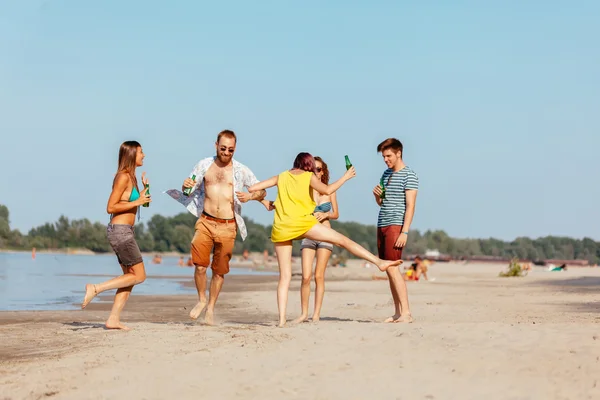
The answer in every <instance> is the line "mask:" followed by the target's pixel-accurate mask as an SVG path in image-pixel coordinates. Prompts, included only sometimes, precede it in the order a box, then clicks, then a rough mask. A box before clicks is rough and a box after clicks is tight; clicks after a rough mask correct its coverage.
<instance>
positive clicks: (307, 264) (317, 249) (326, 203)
mask: <svg viewBox="0 0 600 400" xmlns="http://www.w3.org/2000/svg"><path fill="white" fill-rule="evenodd" d="M315 175H316V176H317V178H318V179H319V180H320V181H321V182H323V183H324V184H325V185H328V184H329V169H328V168H327V164H326V163H325V162H324V161H323V159H322V158H321V157H315ZM311 194H312V197H313V199H314V200H315V203H316V204H317V206H316V207H315V210H314V212H313V215H314V216H315V218H316V219H317V221H319V222H320V223H322V224H323V225H325V226H328V227H330V228H331V223H330V222H329V221H330V220H333V219H338V218H339V217H340V214H339V211H338V204H337V196H336V193H332V194H331V195H328V194H320V193H319V192H317V191H316V190H314V189H311ZM300 248H301V251H302V286H301V288H300V303H301V309H302V314H301V315H300V316H299V317H298V318H297V319H295V320H294V323H300V322H304V321H306V320H307V319H308V301H309V299H310V281H311V275H312V266H313V262H314V261H315V256H316V258H317V265H316V267H315V310H314V312H313V316H312V320H313V322H318V321H319V319H320V315H321V306H322V305H323V297H324V296H325V268H327V263H328V262H329V257H331V252H332V251H333V244H331V243H328V242H318V241H316V240H312V239H308V238H304V239H302V244H301V246H300Z"/></svg>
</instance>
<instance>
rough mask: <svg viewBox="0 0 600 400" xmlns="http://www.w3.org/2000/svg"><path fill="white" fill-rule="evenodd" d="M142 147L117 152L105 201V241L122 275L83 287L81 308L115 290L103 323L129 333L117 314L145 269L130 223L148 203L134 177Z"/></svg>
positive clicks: (130, 144)
mask: <svg viewBox="0 0 600 400" xmlns="http://www.w3.org/2000/svg"><path fill="white" fill-rule="evenodd" d="M144 157H145V156H144V153H143V151H142V146H141V145H140V144H139V143H138V142H136V141H127V142H124V143H123V144H122V145H121V148H120V149H119V166H118V169H117V174H116V176H115V178H114V180H113V187H112V192H111V193H110V197H109V198H108V205H107V206H106V212H108V213H109V214H111V220H110V223H109V224H108V226H107V228H106V235H107V237H108V242H109V243H110V246H111V247H112V249H113V250H114V252H115V254H116V255H117V260H118V261H119V264H120V265H121V269H122V270H123V275H121V276H119V277H117V278H113V279H111V280H109V281H106V282H103V283H98V284H91V283H88V284H87V285H85V297H84V299H83V303H82V304H81V308H82V309H83V308H85V307H86V306H87V305H88V304H89V303H90V301H92V299H93V298H94V297H96V296H97V295H98V294H100V293H102V292H105V291H107V290H112V289H117V294H116V295H115V302H114V304H113V307H112V311H111V312H110V316H109V317H108V320H107V321H106V327H107V328H109V329H123V330H129V328H128V327H126V326H125V325H122V324H121V320H120V315H121V311H122V310H123V307H124V306H125V303H126V302H127V299H128V298H129V295H130V294H131V290H132V289H133V286H134V285H137V284H140V283H142V282H144V280H145V279H146V270H145V269H144V262H143V260H142V254H141V253H140V249H139V247H138V244H137V242H136V241H135V237H134V231H133V224H134V223H135V216H136V214H137V211H138V207H139V206H141V205H144V204H146V203H150V201H151V200H150V195H149V194H148V193H147V192H148V189H146V188H145V189H144V190H143V191H142V192H141V193H140V191H139V189H138V182H137V178H136V175H135V170H136V168H137V167H141V166H142V165H144ZM142 184H143V185H144V186H146V185H147V184H148V180H147V179H146V173H142Z"/></svg>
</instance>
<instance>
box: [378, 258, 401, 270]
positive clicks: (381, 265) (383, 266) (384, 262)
mask: <svg viewBox="0 0 600 400" xmlns="http://www.w3.org/2000/svg"><path fill="white" fill-rule="evenodd" d="M403 262H404V261H403V260H396V261H389V260H381V262H380V263H379V265H377V268H379V270H380V271H385V270H387V269H388V268H389V267H397V266H398V265H400V264H402V263H403Z"/></svg>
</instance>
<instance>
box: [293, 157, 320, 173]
mask: <svg viewBox="0 0 600 400" xmlns="http://www.w3.org/2000/svg"><path fill="white" fill-rule="evenodd" d="M294 168H296V169H301V170H302V171H308V172H312V173H314V172H315V159H314V157H313V156H312V155H311V154H310V153H298V155H297V156H296V159H295V160H294Z"/></svg>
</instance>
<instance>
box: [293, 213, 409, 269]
mask: <svg viewBox="0 0 600 400" xmlns="http://www.w3.org/2000/svg"><path fill="white" fill-rule="evenodd" d="M304 237H306V238H309V239H312V240H317V241H319V242H328V243H332V244H334V245H335V246H338V247H343V248H344V249H346V250H348V251H349V252H350V253H352V254H353V255H355V256H356V257H360V258H362V259H363V260H366V261H369V262H370V263H372V264H375V265H376V266H377V268H379V270H381V271H385V270H386V269H388V268H389V267H394V266H398V265H400V264H402V260H395V261H388V260H382V259H380V258H379V257H377V256H375V255H373V254H372V253H370V252H369V251H368V250H367V249H365V248H364V247H362V246H361V245H359V244H358V243H356V242H355V241H353V240H351V239H349V238H347V237H346V236H344V235H342V234H341V233H339V232H337V231H334V230H333V229H331V228H329V227H327V226H325V225H322V224H316V225H314V226H313V227H312V228H310V230H309V231H308V232H306V233H305V234H304Z"/></svg>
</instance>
